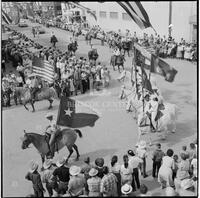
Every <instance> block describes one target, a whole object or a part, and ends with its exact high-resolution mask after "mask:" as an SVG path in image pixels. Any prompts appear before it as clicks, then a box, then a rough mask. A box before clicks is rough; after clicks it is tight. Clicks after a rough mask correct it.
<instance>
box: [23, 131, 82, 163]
mask: <svg viewBox="0 0 200 198" xmlns="http://www.w3.org/2000/svg"><path fill="white" fill-rule="evenodd" d="M77 134H78V136H79V137H80V138H81V137H82V133H81V131H80V130H78V129H74V130H73V129H69V128H68V129H67V128H66V129H62V130H61V131H59V132H58V135H57V136H56V139H55V144H56V145H57V148H56V149H57V152H58V151H59V150H61V149H62V148H63V147H64V146H66V147H67V149H68V150H69V155H68V157H67V159H66V163H67V162H68V160H69V158H70V157H71V155H72V153H73V148H74V150H75V151H76V154H77V156H76V160H79V157H80V154H79V151H78V147H77V145H76V144H75V142H76V139H77ZM46 138H47V137H46V135H40V134H37V133H27V132H26V131H25V130H24V136H23V137H22V138H21V140H22V145H21V148H22V149H23V150H24V149H27V148H29V145H30V144H31V143H32V144H33V145H34V147H35V148H36V149H37V150H38V151H39V153H40V156H41V159H42V164H43V163H44V161H45V157H46V158H47V157H48V153H49V146H48V143H47V139H46ZM51 157H53V156H51Z"/></svg>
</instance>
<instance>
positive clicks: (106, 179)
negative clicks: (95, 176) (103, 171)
mask: <svg viewBox="0 0 200 198" xmlns="http://www.w3.org/2000/svg"><path fill="white" fill-rule="evenodd" d="M116 182H117V178H116V176H115V175H114V174H113V173H108V174H107V175H104V176H103V178H102V180H101V185H100V192H101V193H105V194H107V193H112V192H113V190H114V188H115V185H116Z"/></svg>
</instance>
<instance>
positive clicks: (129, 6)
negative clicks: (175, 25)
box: [116, 1, 152, 30]
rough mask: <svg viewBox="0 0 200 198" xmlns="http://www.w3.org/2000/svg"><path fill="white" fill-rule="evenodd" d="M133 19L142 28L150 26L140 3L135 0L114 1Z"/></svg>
mask: <svg viewBox="0 0 200 198" xmlns="http://www.w3.org/2000/svg"><path fill="white" fill-rule="evenodd" d="M116 2H117V3H118V4H119V5H120V6H121V7H122V8H123V9H124V10H125V11H126V13H127V14H128V15H129V16H130V17H131V18H132V19H133V21H134V22H135V23H136V24H137V25H138V26H139V27H140V28H141V29H142V30H143V29H145V28H148V27H152V25H151V23H150V20H149V17H148V14H147V13H146V11H145V9H144V8H143V6H142V4H141V3H140V2H137V1H116Z"/></svg>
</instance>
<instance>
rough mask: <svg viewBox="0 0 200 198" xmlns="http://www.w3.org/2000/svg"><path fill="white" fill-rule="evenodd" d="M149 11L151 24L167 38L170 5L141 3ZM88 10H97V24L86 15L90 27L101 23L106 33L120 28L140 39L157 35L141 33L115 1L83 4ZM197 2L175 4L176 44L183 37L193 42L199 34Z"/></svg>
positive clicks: (149, 29) (173, 6)
mask: <svg viewBox="0 0 200 198" xmlns="http://www.w3.org/2000/svg"><path fill="white" fill-rule="evenodd" d="M141 3H142V5H143V7H144V9H145V10H146V12H147V14H148V16H149V19H150V22H151V24H152V26H153V27H154V29H155V30H156V32H157V33H158V34H159V35H160V36H164V35H165V36H168V26H169V2H167V1H166V2H161V1H156V2H155V1H150V2H148V1H145V2H141ZM81 4H82V5H83V6H85V7H88V8H90V9H92V10H94V11H95V13H96V16H97V21H95V20H94V18H93V17H91V16H90V15H87V20H88V21H89V23H90V24H92V25H95V24H98V25H99V26H100V27H102V28H103V29H105V30H106V31H109V30H115V31H117V30H118V29H121V30H122V31H123V32H125V30H126V29H129V30H130V31H131V32H134V31H136V32H137V34H138V36H142V35H143V33H148V34H155V32H154V30H153V29H152V28H147V29H145V30H141V29H140V28H139V27H138V26H137V25H136V24H135V23H134V21H133V20H132V19H131V18H130V17H129V16H128V15H127V13H126V12H125V11H124V10H123V9H122V8H121V7H120V6H119V4H117V3H116V2H104V3H99V2H81ZM196 12H197V2H196V1H173V2H172V25H173V26H172V37H173V38H175V40H176V41H180V40H181V38H184V39H185V40H186V41H188V42H190V41H193V40H196V37H197V35H196V32H197V13H196Z"/></svg>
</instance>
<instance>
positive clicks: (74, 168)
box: [69, 166, 81, 176]
mask: <svg viewBox="0 0 200 198" xmlns="http://www.w3.org/2000/svg"><path fill="white" fill-rule="evenodd" d="M80 172H81V168H80V167H79V166H71V167H70V169H69V173H70V175H72V176H76V175H78V174H79V173H80Z"/></svg>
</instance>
